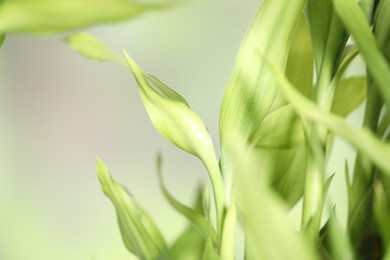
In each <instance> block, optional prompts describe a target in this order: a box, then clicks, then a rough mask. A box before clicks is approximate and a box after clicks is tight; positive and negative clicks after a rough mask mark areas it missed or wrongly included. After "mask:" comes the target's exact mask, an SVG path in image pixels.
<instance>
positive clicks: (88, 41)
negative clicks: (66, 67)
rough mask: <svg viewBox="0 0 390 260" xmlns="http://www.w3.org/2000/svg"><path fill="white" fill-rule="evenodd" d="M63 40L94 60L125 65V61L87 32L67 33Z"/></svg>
mask: <svg viewBox="0 0 390 260" xmlns="http://www.w3.org/2000/svg"><path fill="white" fill-rule="evenodd" d="M65 42H66V43H68V44H69V45H70V46H71V47H72V48H73V49H75V50H76V51H77V52H79V53H80V54H81V55H83V56H85V57H87V58H89V59H92V60H95V61H112V62H115V63H118V64H120V65H122V66H126V67H127V64H126V62H125V61H124V60H123V59H122V58H120V57H119V56H118V55H117V54H116V53H114V52H113V51H112V50H111V49H110V48H109V47H108V46H107V45H106V44H105V43H103V42H102V41H100V40H99V39H97V38H95V37H93V36H92V35H90V34H88V33H84V32H81V33H76V34H72V35H69V36H67V37H66V38H65Z"/></svg>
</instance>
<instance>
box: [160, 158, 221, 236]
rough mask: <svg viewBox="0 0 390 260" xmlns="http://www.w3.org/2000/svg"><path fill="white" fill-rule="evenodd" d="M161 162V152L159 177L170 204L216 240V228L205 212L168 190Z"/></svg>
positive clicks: (202, 232) (205, 234) (206, 234)
mask: <svg viewBox="0 0 390 260" xmlns="http://www.w3.org/2000/svg"><path fill="white" fill-rule="evenodd" d="M161 164H162V157H161V155H160V154H158V156H157V173H158V179H159V182H160V188H161V190H162V192H163V195H164V197H165V199H166V200H167V201H168V202H169V204H170V205H171V206H172V207H173V208H174V209H176V210H177V211H178V212H179V213H180V214H181V215H183V216H184V217H186V218H187V219H188V220H189V221H190V222H191V223H193V224H194V225H195V226H197V227H198V229H199V231H200V232H201V234H203V235H204V236H205V237H207V236H210V237H211V238H212V240H213V241H214V242H216V234H215V231H214V229H213V228H212V226H211V223H209V222H208V219H207V218H206V216H205V215H204V214H201V212H199V211H197V210H195V209H192V208H190V207H188V206H186V205H184V204H183V203H181V202H179V201H178V200H177V199H175V198H174V197H173V196H172V195H171V194H170V193H169V191H168V189H167V188H166V187H165V185H164V182H163V179H162V172H161Z"/></svg>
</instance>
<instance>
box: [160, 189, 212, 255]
mask: <svg viewBox="0 0 390 260" xmlns="http://www.w3.org/2000/svg"><path fill="white" fill-rule="evenodd" d="M206 190H207V189H206ZM202 193H203V191H202V188H201V187H200V188H199V190H198V192H197V198H196V201H195V203H194V205H193V210H194V211H195V212H196V213H197V214H201V215H202V216H204V215H203V213H205V212H204V209H203V205H202V204H203V203H202V202H203V201H204V196H202ZM205 214H207V213H205ZM210 228H211V227H210ZM211 232H214V237H215V231H214V230H212V231H211ZM211 232H210V233H206V234H205V232H204V230H202V229H200V228H199V226H197V225H193V224H191V225H190V226H189V227H188V228H187V229H186V230H185V231H184V232H183V233H182V234H181V235H180V236H179V238H178V239H176V241H175V242H174V243H173V245H172V246H171V247H170V249H169V253H168V257H167V258H166V259H170V260H171V259H172V260H181V259H188V260H199V259H202V256H203V251H204V248H205V244H206V241H207V239H210V238H209V236H208V235H209V234H211ZM214 241H215V239H214ZM164 259H165V258H164Z"/></svg>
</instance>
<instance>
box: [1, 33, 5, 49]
mask: <svg viewBox="0 0 390 260" xmlns="http://www.w3.org/2000/svg"><path fill="white" fill-rule="evenodd" d="M4 40H5V34H0V48H1V46H3V43H4Z"/></svg>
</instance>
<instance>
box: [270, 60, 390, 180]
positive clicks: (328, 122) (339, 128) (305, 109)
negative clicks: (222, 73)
mask: <svg viewBox="0 0 390 260" xmlns="http://www.w3.org/2000/svg"><path fill="white" fill-rule="evenodd" d="M265 62H266V63H267V64H268V66H269V67H270V68H271V70H272V71H273V73H274V75H275V77H276V78H278V79H279V82H280V84H281V86H282V87H283V93H284V95H285V97H286V99H287V100H288V101H290V102H291V104H293V106H294V108H295V109H296V110H297V112H298V113H301V114H302V115H303V116H305V117H307V118H308V119H310V120H312V121H314V122H316V123H319V124H322V125H324V126H326V127H327V128H329V130H331V131H333V132H335V133H336V134H338V135H340V136H341V137H343V138H344V139H345V140H347V141H348V142H349V143H351V144H352V145H353V146H354V147H356V149H357V150H359V152H361V153H362V154H363V155H365V156H367V157H368V158H369V159H370V160H371V161H372V162H374V163H375V164H376V165H377V166H378V167H379V168H380V169H381V170H382V171H383V172H384V173H385V174H387V175H389V176H390V160H389V158H390V145H389V144H386V143H382V142H381V141H380V140H378V139H377V138H376V137H375V136H374V135H373V134H372V133H371V132H370V131H369V130H367V129H362V130H357V129H354V128H351V127H350V126H349V125H348V124H347V123H346V122H345V121H344V119H343V118H341V117H340V116H337V115H334V114H331V113H328V112H326V111H323V110H321V109H320V108H318V107H317V106H316V104H315V103H313V102H312V101H311V100H309V99H308V98H306V97H305V96H303V95H302V94H300V93H299V92H298V91H297V90H296V89H295V88H294V87H293V86H291V84H290V83H289V82H288V80H287V79H286V78H285V77H284V75H283V74H282V72H281V71H280V70H279V69H278V68H277V67H276V66H275V65H273V64H271V63H269V62H268V61H267V60H265Z"/></svg>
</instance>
